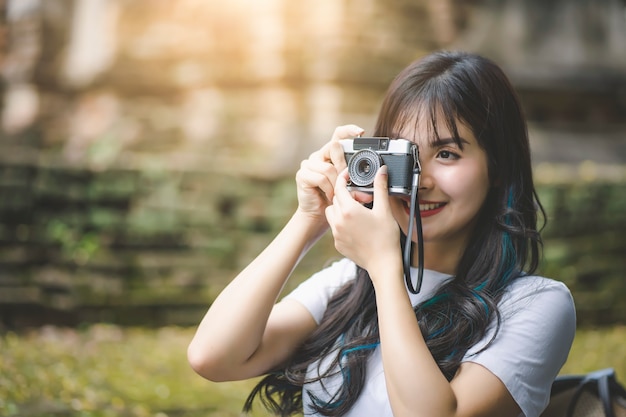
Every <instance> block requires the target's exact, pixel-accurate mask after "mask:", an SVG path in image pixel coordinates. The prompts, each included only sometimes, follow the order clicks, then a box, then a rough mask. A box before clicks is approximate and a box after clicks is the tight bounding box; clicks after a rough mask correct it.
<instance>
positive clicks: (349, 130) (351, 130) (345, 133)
mask: <svg viewBox="0 0 626 417" xmlns="http://www.w3.org/2000/svg"><path fill="white" fill-rule="evenodd" d="M364 132H365V130H363V128H361V127H359V126H357V125H343V126H338V127H337V128H336V129H335V132H334V133H333V136H332V139H331V141H338V140H340V139H348V138H353V137H355V136H361V135H362V134H363V133H364Z"/></svg>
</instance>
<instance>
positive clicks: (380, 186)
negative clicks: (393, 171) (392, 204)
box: [374, 165, 389, 211]
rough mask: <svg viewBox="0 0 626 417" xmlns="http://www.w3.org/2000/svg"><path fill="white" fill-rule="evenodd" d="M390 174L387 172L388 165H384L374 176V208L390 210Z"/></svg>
mask: <svg viewBox="0 0 626 417" xmlns="http://www.w3.org/2000/svg"><path fill="white" fill-rule="evenodd" d="M388 181H389V175H388V174H387V165H383V166H381V167H380V168H379V169H378V172H377V173H376V177H375V178H374V210H375V211H388V210H389V190H388Z"/></svg>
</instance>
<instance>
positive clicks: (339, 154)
mask: <svg viewBox="0 0 626 417" xmlns="http://www.w3.org/2000/svg"><path fill="white" fill-rule="evenodd" d="M363 132H364V131H363V129H362V128H360V127H358V126H356V125H345V126H339V127H337V128H336V129H335V132H334V133H333V136H332V138H331V140H330V141H329V142H328V143H326V144H325V145H324V146H323V147H322V148H321V149H319V150H318V151H316V152H313V153H312V154H311V155H310V156H309V158H308V159H305V160H304V161H302V163H301V164H300V169H299V170H298V172H297V173H296V185H297V192H298V211H299V212H300V213H302V214H305V215H307V216H308V217H310V218H311V219H312V220H314V221H315V222H318V223H319V224H320V225H322V224H323V225H324V226H325V227H328V222H327V221H326V215H325V210H326V207H328V206H329V205H331V204H332V201H333V197H334V195H335V191H334V189H335V182H336V181H337V177H338V176H339V174H340V173H341V172H342V171H343V170H344V169H345V168H346V159H345V156H344V153H343V148H342V146H341V144H340V143H339V140H341V139H349V138H353V137H356V136H360V135H362V134H363Z"/></svg>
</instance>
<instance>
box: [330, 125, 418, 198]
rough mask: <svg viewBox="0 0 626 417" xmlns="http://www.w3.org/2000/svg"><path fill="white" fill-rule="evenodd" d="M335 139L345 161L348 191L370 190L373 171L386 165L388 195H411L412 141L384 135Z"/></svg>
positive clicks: (414, 155)
mask: <svg viewBox="0 0 626 417" xmlns="http://www.w3.org/2000/svg"><path fill="white" fill-rule="evenodd" d="M339 142H340V143H341V146H342V147H343V152H344V156H345V157H346V163H347V164H348V173H349V174H350V182H349V184H348V189H349V190H351V191H364V192H367V193H373V192H374V177H375V176H376V172H377V171H378V168H380V167H381V166H382V165H387V169H388V171H387V173H388V178H389V182H388V189H389V194H399V195H407V196H410V195H411V188H412V185H413V170H414V169H415V168H416V167H418V165H419V155H418V149H417V145H416V144H415V143H414V142H411V141H409V140H406V139H390V138H384V137H364V138H361V137H357V138H354V139H343V140H341V141H339Z"/></svg>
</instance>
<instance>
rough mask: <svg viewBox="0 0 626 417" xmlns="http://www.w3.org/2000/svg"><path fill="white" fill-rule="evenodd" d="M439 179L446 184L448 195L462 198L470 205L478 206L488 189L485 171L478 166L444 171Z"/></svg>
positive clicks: (487, 178)
mask: <svg viewBox="0 0 626 417" xmlns="http://www.w3.org/2000/svg"><path fill="white" fill-rule="evenodd" d="M440 181H441V182H440V184H444V183H445V184H446V189H445V192H446V193H447V194H448V195H449V196H450V197H453V198H457V199H459V200H463V201H464V202H465V204H468V205H469V206H471V207H480V206H481V205H482V203H483V201H484V200H485V198H486V196H487V192H488V191H489V177H488V175H487V171H486V169H483V168H482V167H480V166H469V167H464V168H463V169H459V170H455V172H446V173H445V175H444V176H443V177H442V178H440Z"/></svg>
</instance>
